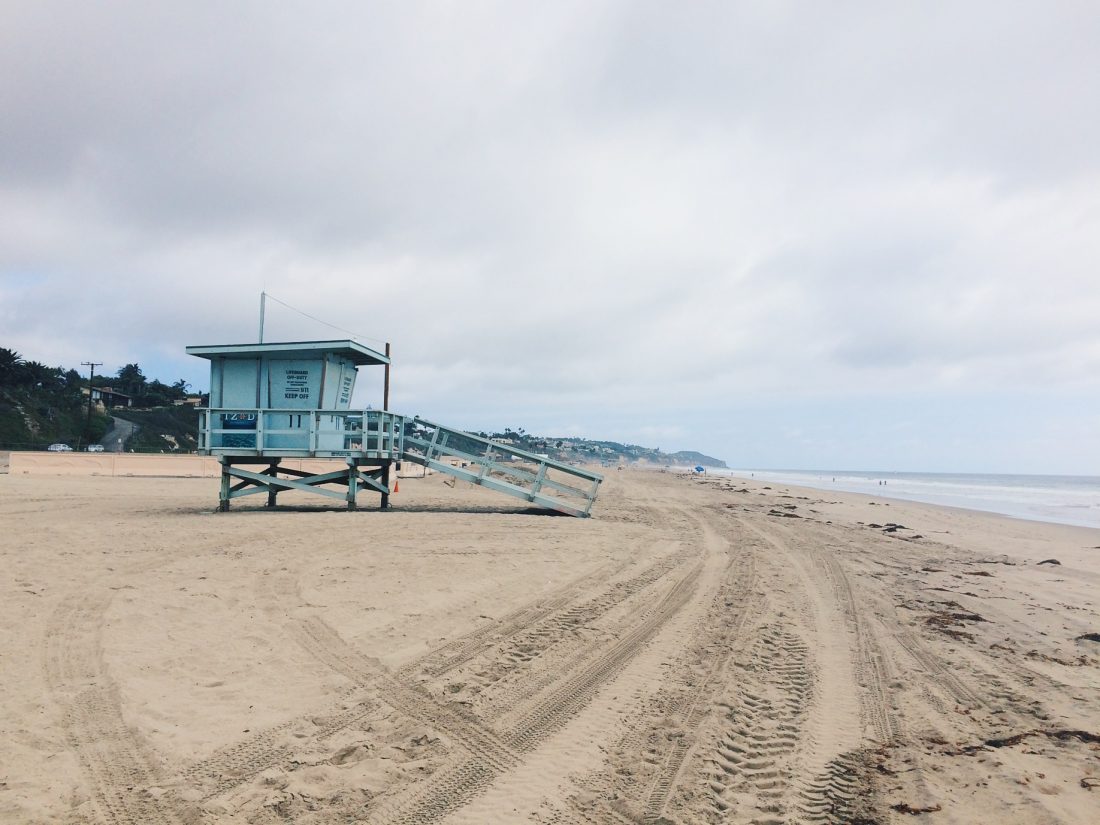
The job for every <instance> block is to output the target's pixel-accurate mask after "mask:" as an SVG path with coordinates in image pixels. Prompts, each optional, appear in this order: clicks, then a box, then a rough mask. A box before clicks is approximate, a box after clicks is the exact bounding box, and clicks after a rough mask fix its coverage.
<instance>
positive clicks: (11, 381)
mask: <svg viewBox="0 0 1100 825" xmlns="http://www.w3.org/2000/svg"><path fill="white" fill-rule="evenodd" d="M23 364H24V361H23V356H22V355H20V354H19V353H18V352H16V351H15V350H13V349H6V348H5V347H0V386H9V387H10V386H14V385H15V384H18V383H22V382H21V381H19V378H20V374H21V372H22V368H23Z"/></svg>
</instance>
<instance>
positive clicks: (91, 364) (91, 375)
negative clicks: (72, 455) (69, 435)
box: [77, 361, 103, 446]
mask: <svg viewBox="0 0 1100 825" xmlns="http://www.w3.org/2000/svg"><path fill="white" fill-rule="evenodd" d="M80 366H82V367H87V368H88V421H87V423H85V425H84V437H85V438H88V437H89V436H90V435H91V431H92V382H93V381H95V368H96V367H102V366H103V362H102V361H81V362H80ZM77 446H79V445H77Z"/></svg>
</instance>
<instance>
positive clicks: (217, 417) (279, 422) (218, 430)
mask: <svg viewBox="0 0 1100 825" xmlns="http://www.w3.org/2000/svg"><path fill="white" fill-rule="evenodd" d="M403 439H404V416H401V415H397V414H395V413H391V412H385V411H383V410H366V411H362V412H360V411H351V410H312V409H264V408H255V407H253V408H248V407H207V408H202V409H200V410H199V446H198V451H199V453H200V454H203V455H226V456H252V455H265V456H317V457H341V456H356V457H362V458H369V459H388V460H391V461H396V460H399V459H400V457H401V452H402V449H403Z"/></svg>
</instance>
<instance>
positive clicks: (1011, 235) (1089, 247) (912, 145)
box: [0, 2, 1100, 460]
mask: <svg viewBox="0 0 1100 825" xmlns="http://www.w3.org/2000/svg"><path fill="white" fill-rule="evenodd" d="M1098 29H1100V14H1097V13H1096V11H1095V9H1093V8H1092V7H1091V6H1090V5H1088V4H1073V3H1067V4H1059V5H1057V6H1050V5H1049V4H1039V3H1035V4H1027V3H1024V4H1013V5H1012V6H1011V7H1006V6H1004V4H994V3H988V4H983V3H979V4H969V5H967V6H965V7H960V6H958V4H925V5H922V6H920V7H913V8H897V7H892V6H882V5H880V4H872V3H845V4H839V5H837V4H833V5H830V6H828V7H825V6H813V5H805V4H783V3H776V4H767V5H766V6H757V5H752V4H729V3H702V4H694V5H692V6H690V7H685V8H677V9H675V10H673V9H670V8H669V7H667V6H666V5H665V4H654V3H625V2H624V3H619V2H607V3H597V4H591V3H585V4H580V3H561V4H549V5H546V4H542V5H539V4H531V5H527V6H524V5H516V4H494V3H486V4H476V5H471V4H455V5H450V6H448V5H439V4H430V5H429V4H424V5H420V4H403V5H402V6H400V7H394V6H387V5H375V4H366V5H365V4H335V3H333V4H320V5H316V6H315V5H310V6H308V7H307V6H305V5H291V6H280V7H278V8H275V7H272V6H271V5H270V4H262V3H244V4H236V5H234V6H233V7H232V9H229V8H226V7H224V6H221V5H218V4H205V3H195V4H188V5H185V6H181V7H157V6H150V5H148V4H141V3H126V2H116V3H110V4H106V5H97V6H96V7H95V8H94V9H93V8H92V7H87V8H85V7H81V6H77V7H72V6H71V5H66V4H58V5H55V4H50V3H36V4H28V5H24V6H23V7H20V8H18V9H14V10H10V12H9V14H8V15H6V21H5V26H4V27H3V30H2V31H0V107H2V110H3V111H4V112H5V118H4V127H3V128H2V129H0V214H4V215H5V220H4V221H3V222H0V329H2V331H3V335H2V336H0V337H3V339H4V340H3V341H0V345H4V346H14V347H15V348H17V349H19V350H20V351H22V352H24V353H25V354H27V355H28V357H35V358H37V359H38V360H45V361H48V362H51V363H52V362H57V363H65V364H67V365H71V364H74V363H78V362H79V361H81V360H88V358H90V357H97V358H103V359H104V360H105V361H108V364H109V367H110V366H111V365H114V366H115V368H117V366H121V365H122V364H123V363H127V362H130V361H139V362H140V363H142V364H143V366H145V367H146V372H147V373H150V374H159V373H162V372H163V373H164V374H165V377H166V378H169V377H171V378H173V379H174V378H175V377H176V376H183V377H186V378H187V379H188V380H189V381H192V383H195V384H197V385H202V384H204V383H205V378H204V366H205V365H204V364H203V363H198V362H196V363H192V361H194V360H195V359H188V358H187V357H186V356H184V355H183V347H184V346H185V345H187V344H193V343H221V342H231V341H247V340H250V339H253V338H255V336H256V325H257V321H256V310H257V301H258V298H259V293H260V291H261V290H264V289H266V290H267V291H269V292H270V293H271V294H273V295H275V296H277V297H278V298H279V299H281V300H283V301H285V302H286V303H288V304H290V305H292V306H295V307H299V308H301V309H302V310H304V311H306V312H308V313H309V314H311V315H313V316H316V317H318V318H322V319H324V320H326V321H328V322H329V323H331V324H334V325H336V326H338V327H341V328H343V329H349V330H354V331H357V332H361V333H363V334H364V335H365V336H367V337H368V338H370V339H378V340H389V341H391V342H393V344H394V347H395V357H396V358H397V364H396V365H395V399H398V400H401V399H404V400H405V401H407V402H408V403H410V404H415V405H417V407H418V409H419V411H422V412H424V413H425V414H428V413H431V414H433V415H436V416H437V417H440V418H442V417H444V416H446V415H451V416H454V417H456V418H464V419H469V420H471V421H479V420H480V421H485V424H484V425H482V426H479V427H478V428H479V429H481V428H483V427H488V426H495V425H498V424H499V425H503V424H509V425H517V426H519V425H522V426H527V425H526V424H525V423H524V421H525V420H532V421H534V420H536V419H537V420H541V421H544V422H546V424H547V426H549V425H551V424H553V423H554V422H560V423H561V425H562V426H565V425H566V424H569V425H578V426H583V427H585V428H586V429H588V432H589V434H598V433H597V430H599V429H601V428H607V429H608V430H610V429H613V428H621V431H622V433H624V434H626V433H631V432H633V433H645V432H654V433H660V432H670V433H676V432H678V433H681V434H682V435H680V436H670V437H679V438H682V443H681V444H679V445H673V444H672V443H671V442H670V443H669V444H668V445H662V446H669V447H675V446H683V447H688V448H690V447H692V446H695V445H696V444H697V443H699V442H700V441H702V440H704V439H711V438H712V437H713V436H712V434H713V433H714V432H717V431H718V430H720V429H721V425H720V423H719V422H720V421H721V420H722V417H723V416H724V415H727V414H728V413H729V412H730V411H731V410H735V409H738V410H745V409H747V408H746V407H745V405H746V403H747V401H746V399H751V398H766V399H771V403H774V404H777V405H781V404H783V403H785V402H789V403H794V402H795V401H796V400H797V399H805V398H818V399H821V400H822V401H821V403H822V404H824V403H826V402H828V403H830V404H831V403H832V400H833V399H843V398H855V397H861V398H862V397H866V396H867V395H868V394H871V395H877V396H881V397H883V398H886V399H888V398H889V397H890V396H891V394H892V393H897V392H900V391H905V392H911V391H912V390H914V389H919V390H921V391H923V392H925V393H926V396H925V401H924V402H922V401H921V400H920V399H919V398H916V399H913V400H912V401H911V403H913V404H915V405H917V407H918V408H919V406H920V404H921V403H927V404H933V403H935V402H933V401H932V400H930V399H931V398H932V397H933V395H935V396H936V397H937V398H938V397H940V395H941V394H942V393H963V392H965V393H973V392H985V393H991V394H997V393H1003V392H1008V391H1020V392H1050V391H1057V392H1069V393H1076V394H1077V397H1079V398H1084V397H1089V398H1091V397H1093V396H1096V395H1098V394H1100V378H1098V376H1100V370H1098V369H1097V368H1098V367H1100V331H1098V328H1097V327H1096V325H1095V321H1094V319H1095V318H1096V317H1098V316H1100V290H1097V289H1096V287H1095V274H1094V262H1095V261H1096V260H1097V259H1098V254H1097V253H1100V248H1098V247H1100V241H1098V240H1097V236H1096V233H1095V231H1094V227H1095V226H1096V224H1097V219H1098V218H1100V194H1098V193H1100V186H1098V185H1097V184H1098V183H1100V180H1098V178H1100V167H1098V157H1097V153H1096V151H1095V146H1097V145H1100V134H1098V132H1100V112H1098V111H1097V107H1096V105H1095V104H1094V103H1093V102H1092V100H1091V98H1089V97H1088V96H1087V95H1086V94H1084V92H1083V89H1084V88H1085V87H1084V85H1083V83H1084V82H1085V79H1086V78H1089V77H1092V76H1095V74H1096V72H1097V69H1098V68H1100V66H1098V63H1100V57H1098V56H1097V53H1096V51H1095V49H1094V48H1093V44H1094V43H1095V42H1096V40H1097V36H1098V35H1100V31H1098ZM268 322H269V327H268V329H269V335H268V337H269V339H271V338H284V339H301V338H320V337H331V336H332V335H334V334H337V335H338V334H340V333H339V332H335V331H334V330H333V329H332V328H330V327H325V326H323V325H319V324H317V323H316V322H313V321H310V320H308V319H306V318H303V317H301V316H299V315H296V314H295V313H293V312H292V311H290V310H288V309H286V308H285V307H281V306H279V305H273V304H269V315H268ZM368 343H371V341H368ZM373 380H374V379H373V378H365V379H364V384H365V386H367V385H369V386H372V387H373V383H372V382H373ZM798 403H801V401H799V402H798ZM884 403H885V402H884ZM685 405H688V406H690V408H691V409H692V410H693V411H697V410H699V411H702V412H700V413H699V416H698V417H693V418H692V423H687V422H682V421H679V420H677V421H674V422H673V423H669V419H670V417H672V418H676V417H678V416H680V415H681V414H682V413H683V410H684V409H685ZM818 409H822V408H821V407H818ZM806 415H807V416H811V415H813V413H812V412H811V411H809V410H807V412H806ZM693 416H694V412H693ZM521 417H526V418H521ZM927 418H928V420H929V421H931V420H932V419H933V418H934V416H933V415H931V413H929V415H928V416H927ZM489 419H493V420H489ZM585 421H590V422H591V426H589V425H588V424H585V423H584V422H585ZM803 423H805V422H803ZM533 426H534V425H533V424H532V425H531V426H528V427H527V428H528V429H532V427H533ZM930 426H931V425H930ZM668 427H674V428H677V429H675V430H668V429H666V428H668ZM805 429H806V431H810V430H811V429H812V428H805ZM603 434H604V435H606V436H608V437H614V436H615V435H616V434H618V433H617V431H616V432H611V431H606V432H604V433H603ZM623 437H628V436H627V435H623ZM728 437H729V438H731V439H732V438H735V437H736V436H735V434H730V435H729V436H728ZM846 437H847V438H853V437H854V436H852V434H851V433H849V434H848V435H847V436H846V435H845V433H844V432H842V431H837V432H835V433H834V434H833V435H832V436H831V438H832V439H833V440H834V441H835V443H837V444H839V445H843V444H844V443H845V438H846ZM883 437H886V436H885V435H883ZM772 438H773V441H772V443H773V445H775V449H776V451H777V454H779V453H780V452H781V450H780V447H779V445H780V444H782V443H783V436H782V435H781V434H780V433H778V432H777V433H776V434H774V435H773V436H772ZM716 449H721V445H718V446H717V447H716ZM838 449H839V448H838ZM1073 452H1074V451H1073V449H1072V447H1067V448H1066V449H1065V450H1064V454H1065V455H1067V456H1069V455H1072V454H1073ZM830 454H831V453H830ZM1029 460H1030V459H1029Z"/></svg>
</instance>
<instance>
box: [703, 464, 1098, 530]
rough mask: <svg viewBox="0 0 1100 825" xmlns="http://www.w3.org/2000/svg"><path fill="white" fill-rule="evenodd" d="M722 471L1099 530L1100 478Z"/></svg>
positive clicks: (820, 488) (736, 475)
mask: <svg viewBox="0 0 1100 825" xmlns="http://www.w3.org/2000/svg"><path fill="white" fill-rule="evenodd" d="M722 472H723V474H726V473H728V474H729V475H730V476H732V477H735V478H753V479H755V480H757V481H770V482H772V483H776V484H792V485H795V486H800V487H812V488H814V489H818V490H837V491H840V492H846V493H863V494H866V495H873V496H881V497H883V498H893V499H900V500H903V501H919V502H924V503H927V504H942V505H946V506H949V507H963V508H966V509H968V510H981V511H983V512H988V513H999V514H1001V515H1005V516H1012V517H1013V518H1021V519H1028V520H1030V521H1046V522H1052V523H1055V524H1069V525H1074V526H1078V527H1094V528H1100V476H1058V475H1025V474H999V473H988V474H979V473H905V472H864V471H857V470H753V469H733V470H728V471H722Z"/></svg>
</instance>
